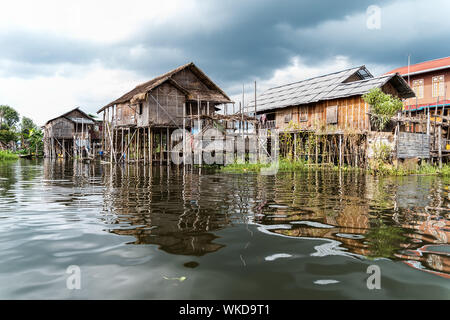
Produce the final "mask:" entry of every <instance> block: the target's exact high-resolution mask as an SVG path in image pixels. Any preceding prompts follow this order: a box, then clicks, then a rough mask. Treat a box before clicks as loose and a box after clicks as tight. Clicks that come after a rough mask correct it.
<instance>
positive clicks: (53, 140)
mask: <svg viewBox="0 0 450 320" xmlns="http://www.w3.org/2000/svg"><path fill="white" fill-rule="evenodd" d="M43 129H44V155H45V157H46V158H58V157H59V158H72V157H79V158H86V157H88V158H92V157H94V156H95V155H96V153H97V151H98V150H100V148H101V145H100V143H101V131H102V122H101V121H98V120H96V119H94V118H93V117H91V116H89V115H88V114H86V113H85V112H83V111H82V110H80V109H79V108H75V109H73V110H70V111H69V112H66V113H64V114H63V115H60V116H59V117H56V118H53V119H51V120H48V121H47V123H46V124H45V125H44V127H43Z"/></svg>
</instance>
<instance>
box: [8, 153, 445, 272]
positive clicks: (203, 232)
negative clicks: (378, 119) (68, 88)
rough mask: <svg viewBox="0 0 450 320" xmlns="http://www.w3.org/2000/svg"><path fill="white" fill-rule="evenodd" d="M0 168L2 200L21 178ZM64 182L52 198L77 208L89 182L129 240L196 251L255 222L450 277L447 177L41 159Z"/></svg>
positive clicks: (108, 227)
mask: <svg viewBox="0 0 450 320" xmlns="http://www.w3.org/2000/svg"><path fill="white" fill-rule="evenodd" d="M1 170H2V172H0V174H1V176H2V177H6V178H2V180H0V194H1V196H2V197H4V196H5V192H6V193H7V190H8V184H11V183H12V184H14V183H15V180H14V179H17V177H16V176H15V175H14V174H13V173H12V174H11V173H8V172H5V171H4V170H8V169H1ZM11 170H14V169H11ZM66 179H68V180H71V179H72V182H70V183H69V184H68V185H71V184H73V185H74V186H75V188H74V190H73V193H71V194H70V195H66V197H65V198H62V199H59V200H58V201H62V202H63V203H65V204H67V205H69V206H70V205H74V204H77V205H79V203H80V201H83V199H84V198H83V196H84V195H87V194H89V188H86V186H93V187H95V186H96V187H98V188H99V189H96V190H100V192H101V195H102V196H101V201H102V203H101V204H100V206H101V208H102V210H101V219H102V221H103V223H104V225H105V231H107V232H110V233H114V234H117V235H127V236H132V237H134V239H135V240H134V241H133V242H131V243H130V245H157V246H158V247H159V248H160V249H161V250H163V251H165V252H168V253H170V254H176V255H186V256H202V255H205V254H208V253H212V252H216V251H218V250H221V249H222V248H224V247H225V246H226V244H227V243H226V241H223V239H221V238H220V237H219V236H218V235H217V233H218V231H220V230H224V229H227V228H232V227H233V226H235V225H237V224H244V223H245V224H256V225H258V226H260V227H261V228H262V229H263V230H264V231H266V232H269V233H271V234H274V235H280V236H288V237H294V238H301V239H310V238H317V239H328V240H330V241H331V243H333V246H335V244H336V243H337V244H338V245H339V246H340V247H341V248H344V250H345V251H346V252H348V253H350V254H354V255H357V256H360V257H367V258H371V259H374V258H388V259H392V260H399V261H402V262H404V263H405V264H407V265H408V266H411V267H414V268H417V269H420V270H423V271H425V272H431V273H434V274H436V275H439V276H442V277H446V278H448V277H449V275H450V266H449V265H450V259H449V254H450V250H449V245H448V244H449V235H450V234H449V232H450V226H449V221H450V209H449V205H450V203H449V199H450V198H449V185H450V180H447V179H441V178H439V177H426V176H410V177H401V178H398V177H393V178H374V177H372V176H366V175H362V174H358V173H342V172H341V173H339V172H331V171H330V172H321V171H316V172H307V173H298V172H297V173H279V174H278V175H277V176H259V175H254V174H222V173H214V172H202V173H200V172H199V171H198V170H197V171H194V172H184V171H183V170H182V169H179V168H175V169H174V168H172V169H170V170H169V169H168V168H167V167H153V168H150V167H140V166H110V165H99V164H95V165H94V164H92V165H91V164H84V163H63V162H61V161H60V162H55V163H46V164H45V165H44V182H45V183H49V184H53V185H55V184H57V185H59V186H61V187H64V186H65V184H66V183H67V182H66V181H67V180H66ZM22 180H25V179H23V178H22ZM84 205H90V206H92V205H98V204H93V203H89V202H86V203H85V204H84ZM264 245H266V246H269V247H270V246H271V244H270V243H266V244H264ZM277 250H278V251H279V249H278V248H274V252H277Z"/></svg>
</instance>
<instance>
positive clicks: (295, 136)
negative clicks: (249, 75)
mask: <svg viewBox="0 0 450 320" xmlns="http://www.w3.org/2000/svg"><path fill="white" fill-rule="evenodd" d="M255 85H256V81H255ZM294 160H295V161H297V133H294Z"/></svg>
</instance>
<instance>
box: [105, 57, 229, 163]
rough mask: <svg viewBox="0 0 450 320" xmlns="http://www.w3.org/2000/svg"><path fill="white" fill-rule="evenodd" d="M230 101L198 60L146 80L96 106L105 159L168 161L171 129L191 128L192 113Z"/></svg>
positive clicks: (204, 112) (209, 112)
mask: <svg viewBox="0 0 450 320" xmlns="http://www.w3.org/2000/svg"><path fill="white" fill-rule="evenodd" d="M226 103H231V100H230V98H229V97H228V96H227V95H226V94H225V92H223V91H222V89H220V88H219V87H218V86H217V85H216V84H215V83H214V82H213V81H212V80H211V79H210V78H209V77H208V76H207V75H206V74H205V73H204V72H203V71H201V70H200V69H199V68H198V67H197V66H196V65H195V64H194V63H188V64H186V65H183V66H180V67H178V68H176V69H174V70H172V71H170V72H167V73H165V74H163V75H161V76H159V77H156V78H154V79H152V80H150V81H148V82H145V83H143V84H141V85H139V86H137V87H136V88H134V89H133V90H131V91H130V92H127V93H126V94H124V95H123V96H121V97H120V98H118V99H116V100H114V101H113V102H111V103H109V104H108V105H106V106H104V107H103V108H101V109H100V110H99V111H98V112H97V113H102V114H103V121H104V123H105V130H104V131H103V146H104V151H105V160H108V161H110V162H122V161H123V162H128V161H133V162H134V161H143V162H145V163H147V162H150V163H153V162H158V163H161V164H162V163H168V162H169V160H170V153H169V152H170V151H171V150H172V146H173V145H174V144H175V143H176V141H172V139H171V135H172V133H173V131H174V130H176V129H182V128H183V127H185V129H186V130H191V129H192V128H193V127H194V121H193V119H200V116H204V115H212V114H214V113H215V112H216V111H217V110H218V108H217V106H218V105H222V104H226ZM186 118H188V119H189V120H188V121H184V120H186ZM180 138H181V137H180Z"/></svg>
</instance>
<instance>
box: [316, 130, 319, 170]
mask: <svg viewBox="0 0 450 320" xmlns="http://www.w3.org/2000/svg"><path fill="white" fill-rule="evenodd" d="M318 140H319V139H318V138H317V134H316V165H317V164H318V163H319V145H318V144H319V141H318Z"/></svg>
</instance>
